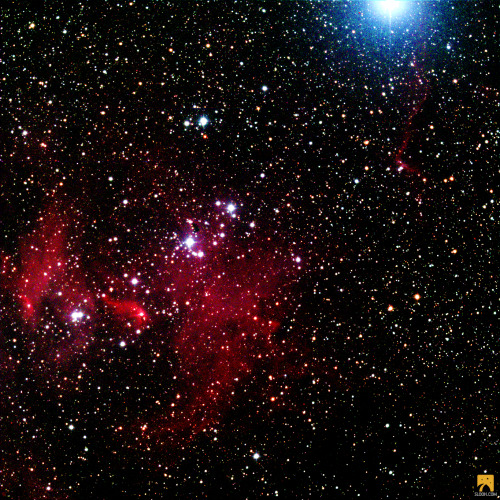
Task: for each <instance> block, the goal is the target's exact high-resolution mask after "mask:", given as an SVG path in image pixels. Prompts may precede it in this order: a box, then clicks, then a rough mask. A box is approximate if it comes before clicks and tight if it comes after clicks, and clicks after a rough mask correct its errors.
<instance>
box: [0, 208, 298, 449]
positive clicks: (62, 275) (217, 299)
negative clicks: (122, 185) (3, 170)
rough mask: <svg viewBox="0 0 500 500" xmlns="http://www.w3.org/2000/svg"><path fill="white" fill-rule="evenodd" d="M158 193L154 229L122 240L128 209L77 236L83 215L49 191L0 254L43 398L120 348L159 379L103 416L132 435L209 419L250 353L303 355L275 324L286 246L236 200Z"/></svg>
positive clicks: (5, 289)
mask: <svg viewBox="0 0 500 500" xmlns="http://www.w3.org/2000/svg"><path fill="white" fill-rule="evenodd" d="M172 203H173V201H172V199H169V200H168V203H165V205H162V204H159V205H158V206H159V207H161V209H160V208H158V210H157V211H156V212H155V213H153V214H152V218H153V219H154V220H155V221H156V222H155V230H154V236H153V237H151V238H150V239H149V240H148V241H143V238H142V236H138V237H137V236H136V239H135V240H134V242H132V243H128V242H127V241H125V237H124V235H128V234H130V233H133V234H135V235H142V233H143V232H144V227H143V226H142V224H143V223H137V224H128V227H125V225H126V224H125V220H128V221H129V220H131V217H130V213H128V214H124V215H123V216H122V217H110V219H109V220H106V221H103V222H102V223H103V224H104V223H105V224H107V229H106V233H105V234H101V233H99V231H97V237H93V239H92V240H91V241H90V242H89V239H86V234H87V232H88V231H90V230H91V229H92V228H91V226H92V224H93V223H94V222H93V221H91V218H88V220H87V219H84V218H83V217H81V216H80V217H79V216H77V215H74V214H76V213H77V210H73V211H72V210H70V209H64V210H63V209H62V208H61V205H58V204H57V203H56V204H53V205H51V206H50V207H49V208H47V209H45V210H44V211H43V212H42V213H41V214H40V216H39V218H38V220H37V221H36V223H35V224H34V225H33V227H32V229H31V230H30V231H29V232H28V233H27V234H25V235H22V236H21V238H20V241H19V245H18V251H17V253H14V254H13V255H5V256H4V257H3V261H2V281H1V286H2V293H3V295H4V296H9V297H10V299H11V303H12V304H15V305H13V306H12V310H10V311H9V317H10V318H13V321H15V322H16V323H17V324H18V331H17V332H16V333H15V334H12V335H14V336H15V339H9V340H11V341H14V342H15V344H16V348H17V349H18V351H17V352H23V353H24V354H28V358H27V359H29V360H30V366H29V370H30V371H31V372H32V373H33V379H34V380H35V381H36V382H35V383H36V384H38V385H39V387H42V386H43V387H44V389H45V390H46V394H47V397H49V398H53V399H54V400H57V398H71V397H73V396H74V395H75V394H77V393H78V394H79V395H80V397H81V394H82V393H83V394H85V391H91V389H90V388H89V387H90V386H91V385H92V384H93V383H94V382H95V383H98V382H96V380H97V381H98V380H99V373H98V372H97V371H94V372H93V371H92V370H93V369H94V368H93V367H94V366H98V365H99V366H101V368H100V370H101V372H100V373H103V380H106V366H107V365H105V368H102V362H103V360H108V359H109V358H110V357H111V358H112V357H113V356H116V358H117V359H118V358H120V357H121V356H123V355H124V354H123V353H127V355H128V356H129V358H128V359H130V366H129V372H130V373H131V374H132V375H131V377H132V378H133V377H134V374H140V378H141V381H142V383H144V380H146V382H147V381H148V379H147V377H144V370H145V369H144V368H142V365H143V364H144V365H145V363H144V360H147V361H148V362H149V360H151V359H153V361H154V363H155V364H154V370H155V373H157V374H159V375H158V376H159V377H160V379H161V381H162V382H161V383H162V384H164V385H163V386H162V385H161V384H160V385H159V386H154V383H155V381H154V380H151V386H149V385H148V383H146V384H145V388H144V389H145V391H147V392H148V393H150V396H151V398H152V399H151V400H152V401H154V402H153V403H152V404H151V405H149V406H147V405H146V407H144V406H141V408H140V409H139V408H137V411H134V408H133V407H132V408H129V409H128V410H127V413H126V415H123V417H121V416H120V415H117V417H116V422H117V429H118V428H120V429H121V430H123V432H126V433H127V434H128V435H129V436H134V438H133V446H136V447H139V448H140V447H143V446H147V447H151V446H153V447H156V448H158V449H162V448H165V447H170V448H172V449H173V448H176V447H179V446H181V447H182V446H184V445H185V444H186V443H188V442H189V441H191V440H192V439H193V438H194V437H196V436H197V434H198V433H200V432H201V431H206V430H207V429H210V428H213V427H214V426H216V425H218V423H220V422H221V421H222V420H223V419H224V415H225V413H226V412H227V410H228V409H229V408H230V407H231V405H232V403H233V402H234V401H235V400H236V399H238V398H240V397H241V393H240V388H241V387H243V386H244V385H245V383H247V381H248V380H250V378H251V377H252V376H253V375H254V374H255V373H256V372H259V370H262V368H263V367H264V366H266V367H267V368H268V369H269V370H270V373H272V376H271V377H280V376H281V375H283V374H284V373H285V372H286V373H288V374H290V373H293V367H292V365H293V366H295V365H296V364H297V358H299V359H301V358H304V359H306V358H307V356H308V351H307V349H306V348H305V346H304V345H301V344H302V341H301V340H300V336H297V335H296V333H295V330H292V329H290V330H289V331H288V330H287V331H286V332H284V328H283V325H284V323H285V322H287V321H289V320H290V319H291V318H293V316H294V314H295V308H296V304H297V296H296V295H297V294H296V288H297V281H298V280H299V279H300V276H301V273H302V269H303V267H304V265H306V264H305V263H304V259H303V258H300V257H298V255H297V251H298V250H297V248H294V252H291V251H290V249H289V243H290V242H289V241H285V240H280V239H279V238H278V237H277V236H276V234H275V233H274V232H273V231H272V230H271V228H270V227H255V224H254V223H253V222H252V221H251V220H246V218H245V208H244V207H241V206H238V205H237V204H232V203H231V205H230V206H231V210H226V209H225V206H222V205H221V204H220V203H219V204H217V203H216V200H213V202H212V203H210V204H207V206H206V207H204V208H203V210H202V211H201V212H200V208H199V204H197V207H196V208H194V209H193V214H189V213H187V211H185V210H183V212H184V213H183V214H182V215H179V213H178V212H177V211H173V210H172V209H171V208H170V207H171V206H172ZM135 209H136V208H135V206H134V204H133V203H130V204H129V206H127V207H120V210H126V211H134V210H135ZM68 213H73V215H71V216H69V215H68ZM132 220H133V218H132ZM114 234H116V235H117V236H116V237H115V236H113V235H114ZM186 242H187V243H186ZM15 353H16V351H13V352H9V351H8V350H7V349H5V350H4V351H2V352H1V353H0V355H1V357H0V361H1V364H2V368H3V371H5V372H7V371H10V373H11V375H12V373H14V374H15V372H16V370H18V369H19V368H18V367H19V363H18V361H17V358H16V354H15ZM85 374H87V375H85ZM86 376H87V377H89V385H88V386H86V385H85V384H84V381H85V377H86ZM113 380H114V379H113ZM113 383H114V382H113ZM157 385H158V384H157ZM153 386H154V388H153ZM265 393H266V392H265V391H264V392H263V394H265ZM263 397H264V396H263ZM265 397H267V396H265ZM118 424H119V425H118ZM117 432H118V431H117Z"/></svg>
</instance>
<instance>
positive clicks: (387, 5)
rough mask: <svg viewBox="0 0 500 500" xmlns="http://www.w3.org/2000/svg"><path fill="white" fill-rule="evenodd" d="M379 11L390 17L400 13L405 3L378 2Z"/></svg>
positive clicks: (392, 0) (394, 0)
mask: <svg viewBox="0 0 500 500" xmlns="http://www.w3.org/2000/svg"><path fill="white" fill-rule="evenodd" d="M377 3H378V6H379V9H380V10H381V11H382V12H385V13H386V14H389V15H390V16H393V15H394V14H397V13H398V12H401V11H402V10H403V8H404V4H405V2H403V1H401V0H379V1H378V2H377Z"/></svg>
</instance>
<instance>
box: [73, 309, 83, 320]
mask: <svg viewBox="0 0 500 500" xmlns="http://www.w3.org/2000/svg"><path fill="white" fill-rule="evenodd" d="M84 316H85V315H84V314H83V313H82V311H73V312H72V313H71V319H72V320H73V321H75V322H76V321H80V320H81V319H82V318H83V317H84Z"/></svg>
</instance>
